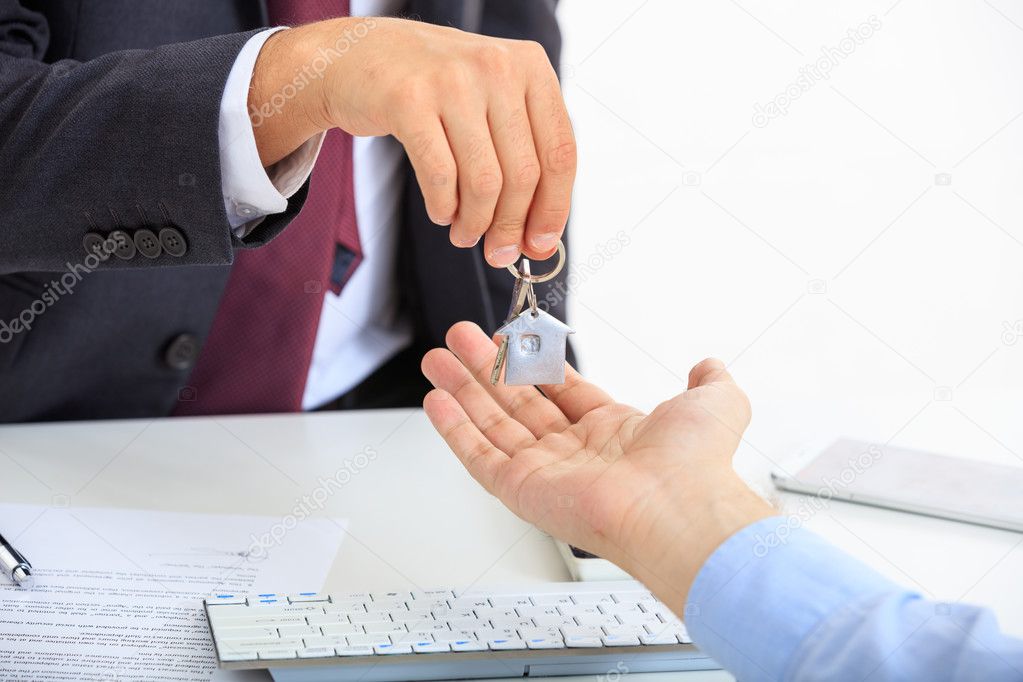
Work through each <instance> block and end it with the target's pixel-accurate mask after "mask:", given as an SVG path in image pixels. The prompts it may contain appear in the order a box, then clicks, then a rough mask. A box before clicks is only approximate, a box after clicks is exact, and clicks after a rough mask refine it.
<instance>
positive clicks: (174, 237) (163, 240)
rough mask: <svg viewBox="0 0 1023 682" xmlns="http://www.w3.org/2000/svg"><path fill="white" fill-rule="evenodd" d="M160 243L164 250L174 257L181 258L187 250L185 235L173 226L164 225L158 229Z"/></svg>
mask: <svg viewBox="0 0 1023 682" xmlns="http://www.w3.org/2000/svg"><path fill="white" fill-rule="evenodd" d="M160 244H162V245H163V250H164V251H166V252H167V253H169V254H170V255H172V256H174V257H175V258H181V257H182V256H184V255H185V252H186V251H188V245H187V244H186V243H185V236H184V235H183V234H181V233H180V232H178V231H177V230H176V229H174V228H173V227H165V228H163V229H162V230H160Z"/></svg>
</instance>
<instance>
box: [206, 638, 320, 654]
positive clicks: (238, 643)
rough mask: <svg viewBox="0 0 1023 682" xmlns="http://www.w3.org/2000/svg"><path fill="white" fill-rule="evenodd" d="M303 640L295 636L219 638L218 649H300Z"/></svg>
mask: <svg viewBox="0 0 1023 682" xmlns="http://www.w3.org/2000/svg"><path fill="white" fill-rule="evenodd" d="M302 646H303V644H302V640H301V639H299V638H297V637H294V638H288V639H281V638H280V637H275V638H273V639H271V638H266V639H218V640H217V649H220V650H227V649H230V650H231V651H241V650H249V649H265V648H267V647H273V648H282V649H300V648H302Z"/></svg>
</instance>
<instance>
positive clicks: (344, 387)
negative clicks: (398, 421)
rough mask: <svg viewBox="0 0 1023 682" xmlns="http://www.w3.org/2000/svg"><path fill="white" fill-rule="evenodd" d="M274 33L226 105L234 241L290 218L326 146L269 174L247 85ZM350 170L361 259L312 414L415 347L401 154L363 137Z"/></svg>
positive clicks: (246, 63) (226, 188) (313, 147)
mask: <svg viewBox="0 0 1023 682" xmlns="http://www.w3.org/2000/svg"><path fill="white" fill-rule="evenodd" d="M401 5H402V2H401V0H352V3H351V9H352V16H385V15H389V14H393V13H394V12H395V11H397V10H398V9H399V8H400V7H401ZM278 30H282V29H279V28H278V29H268V30H266V31H263V32H261V33H258V34H256V35H255V36H253V37H252V38H251V39H250V40H249V42H248V43H246V44H245V46H244V47H243V48H242V50H241V52H239V53H238V57H237V59H236V60H235V63H234V66H233V67H232V68H231V73H230V75H229V76H228V79H227V83H226V84H225V87H224V95H223V98H222V100H221V104H220V130H219V134H220V165H221V178H222V179H221V186H222V190H223V193H224V205H225V206H226V207H227V215H228V220H229V221H230V223H231V226H232V227H233V228H234V229H235V231H236V232H237V233H238V234H245V233H246V232H248V231H249V230H250V229H251V228H252V227H253V226H254V224H255V223H256V222H258V221H259V220H261V219H262V218H263V217H264V216H267V215H270V214H273V213H283V212H284V211H285V210H286V209H287V207H288V199H289V198H290V197H291V196H292V195H294V194H295V192H297V191H298V189H299V188H300V187H301V186H302V183H304V182H305V181H306V179H307V178H308V177H309V174H310V173H311V172H312V169H313V164H314V163H315V161H316V157H317V156H318V154H319V150H320V144H321V143H322V141H323V136H322V135H318V136H316V137H315V138H313V139H311V140H309V141H308V142H306V143H305V144H304V145H303V146H302V147H300V148H299V149H297V150H296V151H295V152H294V153H292V154H291V155H290V156H288V157H287V158H285V159H282V160H281V161H279V162H278V163H276V164H274V166H273V167H271V168H269V169H264V168H263V165H262V164H261V163H260V161H259V153H258V151H257V149H256V140H255V136H254V135H253V132H252V123H251V121H250V120H249V114H248V92H249V82H250V81H251V79H252V70H253V68H254V66H255V63H256V57H257V56H258V55H259V51H260V49H261V48H262V47H263V43H265V42H266V39H267V38H268V37H270V35H271V34H272V33H274V32H275V31H278ZM353 164H354V171H355V179H354V182H355V216H356V220H357V222H358V226H359V241H360V243H361V245H362V253H363V259H362V263H361V264H360V265H359V267H358V268H357V269H356V271H355V273H354V274H353V275H352V277H351V279H349V280H348V283H347V284H346V285H345V287H344V289H343V290H342V291H341V294H340V295H336V294H334V293H333V292H331V291H328V292H327V293H326V295H325V296H324V299H323V313H322V315H321V317H320V326H319V328H318V329H317V332H316V343H315V345H314V347H313V357H312V363H311V365H310V367H309V376H308V379H307V381H306V387H305V394H304V396H303V398H302V407H303V408H304V409H307V410H308V409H312V408H315V407H318V406H320V405H322V404H324V403H326V402H329V401H331V400H333V399H334V398H336V397H338V396H340V395H342V394H344V393H345V392H346V391H348V390H349V389H352V388H354V387H355V386H356V385H358V384H359V383H360V382H361V381H362V380H363V379H365V378H366V377H368V376H369V375H370V374H372V373H373V372H374V371H375V370H376V369H377V368H379V367H380V366H381V365H383V364H384V363H385V362H387V360H389V359H390V358H391V357H393V356H394V354H395V353H397V352H398V351H400V350H402V349H403V348H405V347H406V346H408V345H409V344H410V343H411V341H412V327H411V323H410V321H409V320H407V319H405V318H404V317H403V316H401V315H399V311H398V287H397V271H396V267H397V252H398V232H399V224H398V221H399V217H400V216H399V210H400V208H399V202H400V201H401V194H402V190H403V182H404V175H403V164H402V150H401V145H400V144H399V143H398V142H397V141H396V140H395V139H394V138H392V137H357V138H355V143H354V149H353Z"/></svg>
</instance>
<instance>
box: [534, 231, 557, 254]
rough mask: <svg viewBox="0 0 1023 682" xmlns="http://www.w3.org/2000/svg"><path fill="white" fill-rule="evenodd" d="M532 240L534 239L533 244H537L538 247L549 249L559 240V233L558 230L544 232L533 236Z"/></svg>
mask: <svg viewBox="0 0 1023 682" xmlns="http://www.w3.org/2000/svg"><path fill="white" fill-rule="evenodd" d="M532 241H533V246H535V247H536V248H538V249H543V250H545V251H546V250H547V249H549V248H551V247H552V246H554V244H555V243H557V241H558V233H557V232H547V233H544V234H538V235H536V236H535V237H533V240H532Z"/></svg>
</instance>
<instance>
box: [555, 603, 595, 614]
mask: <svg viewBox="0 0 1023 682" xmlns="http://www.w3.org/2000/svg"><path fill="white" fill-rule="evenodd" d="M557 609H558V611H559V612H560V613H561V615H563V616H586V615H591V616H592V615H596V616H600V615H603V614H601V612H600V609H598V608H597V605H596V604H590V605H580V604H559V605H558V607H557Z"/></svg>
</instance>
